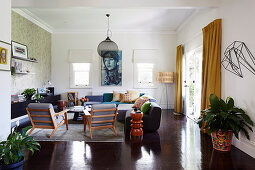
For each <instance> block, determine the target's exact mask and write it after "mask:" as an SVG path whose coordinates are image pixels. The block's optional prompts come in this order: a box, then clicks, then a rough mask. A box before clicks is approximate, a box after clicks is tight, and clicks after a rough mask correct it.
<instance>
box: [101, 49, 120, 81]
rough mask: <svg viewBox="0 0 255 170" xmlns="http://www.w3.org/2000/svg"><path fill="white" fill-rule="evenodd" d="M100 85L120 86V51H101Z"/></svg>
mask: <svg viewBox="0 0 255 170" xmlns="http://www.w3.org/2000/svg"><path fill="white" fill-rule="evenodd" d="M101 56H102V57H101V86H122V51H102V55H101Z"/></svg>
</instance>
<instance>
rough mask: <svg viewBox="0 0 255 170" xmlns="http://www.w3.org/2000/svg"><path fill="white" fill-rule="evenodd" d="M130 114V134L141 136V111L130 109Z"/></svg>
mask: <svg viewBox="0 0 255 170" xmlns="http://www.w3.org/2000/svg"><path fill="white" fill-rule="evenodd" d="M130 116H131V118H132V120H131V121H130V122H131V135H132V136H142V135H143V129H142V127H143V120H142V118H143V113H142V112H140V113H137V112H135V111H132V112H131V113H130Z"/></svg>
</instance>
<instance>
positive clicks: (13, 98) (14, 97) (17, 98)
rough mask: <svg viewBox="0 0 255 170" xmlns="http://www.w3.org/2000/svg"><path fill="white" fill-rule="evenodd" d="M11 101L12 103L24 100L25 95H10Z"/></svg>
mask: <svg viewBox="0 0 255 170" xmlns="http://www.w3.org/2000/svg"><path fill="white" fill-rule="evenodd" d="M11 101H12V103H17V102H24V101H25V97H24V96H23V95H11Z"/></svg>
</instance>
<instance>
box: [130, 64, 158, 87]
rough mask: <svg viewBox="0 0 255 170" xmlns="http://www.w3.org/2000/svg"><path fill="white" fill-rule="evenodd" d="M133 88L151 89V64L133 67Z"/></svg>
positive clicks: (152, 82) (153, 77)
mask: <svg viewBox="0 0 255 170" xmlns="http://www.w3.org/2000/svg"><path fill="white" fill-rule="evenodd" d="M135 67H136V68H135V70H136V71H135V76H134V77H135V87H136V88H146V87H147V88H151V87H154V86H155V83H154V79H155V76H154V72H155V69H154V64H152V63H136V66H135Z"/></svg>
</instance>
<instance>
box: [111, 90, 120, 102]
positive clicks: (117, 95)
mask: <svg viewBox="0 0 255 170" xmlns="http://www.w3.org/2000/svg"><path fill="white" fill-rule="evenodd" d="M120 94H121V93H118V92H116V91H113V97H112V101H113V102H118V101H120Z"/></svg>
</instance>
